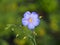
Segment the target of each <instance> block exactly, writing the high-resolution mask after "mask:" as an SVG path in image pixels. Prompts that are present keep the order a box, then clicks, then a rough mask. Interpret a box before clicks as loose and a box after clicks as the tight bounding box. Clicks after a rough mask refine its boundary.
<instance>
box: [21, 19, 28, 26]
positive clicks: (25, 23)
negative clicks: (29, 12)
mask: <svg viewBox="0 0 60 45" xmlns="http://www.w3.org/2000/svg"><path fill="white" fill-rule="evenodd" d="M22 24H23V25H24V26H27V25H28V21H27V19H25V18H23V19H22Z"/></svg>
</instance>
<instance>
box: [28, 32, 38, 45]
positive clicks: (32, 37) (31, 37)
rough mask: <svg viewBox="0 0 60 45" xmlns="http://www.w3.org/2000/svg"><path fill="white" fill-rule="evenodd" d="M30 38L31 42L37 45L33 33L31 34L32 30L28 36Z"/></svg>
mask: <svg viewBox="0 0 60 45" xmlns="http://www.w3.org/2000/svg"><path fill="white" fill-rule="evenodd" d="M28 37H29V38H30V39H31V40H32V42H33V43H34V45H37V44H36V40H35V35H34V34H33V32H32V36H30V35H29V36H28Z"/></svg>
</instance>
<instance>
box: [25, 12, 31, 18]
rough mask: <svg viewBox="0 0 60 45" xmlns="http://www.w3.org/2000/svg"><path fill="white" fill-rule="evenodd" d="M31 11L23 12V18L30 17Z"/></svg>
mask: <svg viewBox="0 0 60 45" xmlns="http://www.w3.org/2000/svg"><path fill="white" fill-rule="evenodd" d="M30 15H31V13H30V12H29V11H27V12H25V14H24V18H26V19H28V18H29V17H30Z"/></svg>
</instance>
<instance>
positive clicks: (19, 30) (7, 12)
mask: <svg viewBox="0 0 60 45" xmlns="http://www.w3.org/2000/svg"><path fill="white" fill-rule="evenodd" d="M26 11H30V12H33V11H35V12H37V13H38V14H39V17H41V19H40V24H39V26H37V27H36V28H35V29H34V32H35V33H34V34H35V35H36V36H35V39H36V43H37V45H60V0H0V45H34V44H33V41H32V40H31V39H30V38H29V37H28V36H32V34H31V30H29V29H28V28H27V27H24V26H23V25H22V21H21V20H22V18H23V14H24V13H25V12H26Z"/></svg>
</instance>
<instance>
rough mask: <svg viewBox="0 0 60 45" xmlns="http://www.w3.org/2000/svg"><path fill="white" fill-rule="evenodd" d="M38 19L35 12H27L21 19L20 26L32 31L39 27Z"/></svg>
mask: <svg viewBox="0 0 60 45" xmlns="http://www.w3.org/2000/svg"><path fill="white" fill-rule="evenodd" d="M39 22H40V20H39V18H38V14H37V13H36V12H32V13H30V12H29V11H27V12H25V14H24V18H22V24H23V25H24V26H28V28H29V29H34V28H35V26H37V25H39Z"/></svg>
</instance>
